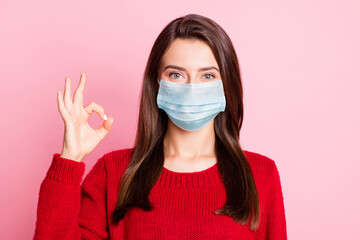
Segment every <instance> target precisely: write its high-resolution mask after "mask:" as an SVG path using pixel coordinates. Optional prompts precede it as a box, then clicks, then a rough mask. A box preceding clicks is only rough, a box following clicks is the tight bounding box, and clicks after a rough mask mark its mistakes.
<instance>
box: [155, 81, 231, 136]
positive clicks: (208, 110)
mask: <svg viewBox="0 0 360 240" xmlns="http://www.w3.org/2000/svg"><path fill="white" fill-rule="evenodd" d="M157 105H158V107H159V108H160V109H163V110H164V111H165V112H166V114H167V115H168V116H169V118H170V119H171V121H172V122H173V123H174V124H175V125H177V126H178V127H180V128H182V129H184V130H186V131H197V130H200V129H202V128H203V127H204V126H205V125H206V124H207V123H209V122H210V121H211V120H212V119H213V118H215V117H216V115H218V114H219V113H220V112H224V111H225V107H226V100H225V94H224V88H223V84H222V80H216V81H210V82H205V83H177V82H170V81H165V80H161V81H160V88H159V92H158V94H157Z"/></svg>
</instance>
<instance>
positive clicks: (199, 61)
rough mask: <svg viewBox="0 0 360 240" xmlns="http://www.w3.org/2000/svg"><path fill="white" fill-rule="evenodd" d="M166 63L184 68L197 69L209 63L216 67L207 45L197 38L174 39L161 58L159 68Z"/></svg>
mask: <svg viewBox="0 0 360 240" xmlns="http://www.w3.org/2000/svg"><path fill="white" fill-rule="evenodd" d="M168 64H171V65H177V66H181V67H184V68H186V69H198V68H201V67H206V66H210V65H212V66H216V67H218V65H217V62H216V59H215V56H214V54H213V52H212V50H211V48H210V47H209V45H207V44H206V43H205V42H204V41H202V40H199V39H180V38H177V39H175V40H174V41H173V42H172V43H171V45H170V46H169V48H168V49H167V50H166V52H165V53H164V55H163V57H162V59H161V70H163V68H164V67H165V66H166V65H168Z"/></svg>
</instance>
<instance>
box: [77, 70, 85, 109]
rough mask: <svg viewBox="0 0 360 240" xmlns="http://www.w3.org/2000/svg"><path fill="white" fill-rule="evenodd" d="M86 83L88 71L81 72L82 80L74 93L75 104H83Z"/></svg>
mask: <svg viewBox="0 0 360 240" xmlns="http://www.w3.org/2000/svg"><path fill="white" fill-rule="evenodd" d="M85 85H86V73H85V72H81V77H80V82H79V84H78V86H77V88H76V91H75V94H74V104H76V105H79V106H82V105H83V102H84V90H85Z"/></svg>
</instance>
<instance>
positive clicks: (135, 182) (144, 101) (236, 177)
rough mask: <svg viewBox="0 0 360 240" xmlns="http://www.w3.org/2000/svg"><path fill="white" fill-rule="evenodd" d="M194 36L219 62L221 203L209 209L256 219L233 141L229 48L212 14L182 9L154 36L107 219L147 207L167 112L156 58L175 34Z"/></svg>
mask: <svg viewBox="0 0 360 240" xmlns="http://www.w3.org/2000/svg"><path fill="white" fill-rule="evenodd" d="M176 38H181V39H189V38H196V39H200V40H202V41H204V42H205V43H207V44H208V45H209V47H210V48H211V49H212V51H213V54H214V56H215V58H216V61H217V63H218V65H219V68H220V69H219V70H220V75H221V79H222V82H223V86H224V92H225V93H226V94H225V97H226V109H225V112H220V113H219V114H218V115H217V116H216V117H215V119H214V129H215V152H216V157H217V161H218V168H219V172H220V174H221V177H222V180H223V182H224V185H225V187H226V194H227V201H226V204H225V205H224V206H223V207H222V208H221V209H218V210H216V211H215V212H214V213H215V214H222V215H228V216H230V217H232V218H233V219H234V221H236V222H238V223H240V224H242V225H244V224H248V223H249V222H250V229H251V230H253V231H255V230H257V229H258V227H259V223H260V203H259V198H258V192H257V189H256V185H255V181H254V178H253V175H252V171H251V168H250V165H249V163H248V161H247V158H246V156H245V154H244V152H243V150H242V149H241V147H240V144H239V132H240V129H241V125H242V122H243V114H244V106H243V89H242V83H241V77H240V70H239V63H238V59H237V55H236V52H235V49H234V47H233V45H232V42H231V40H230V38H229V37H228V35H227V34H226V32H225V31H224V30H223V29H222V28H221V27H220V26H219V25H218V24H217V23H216V22H214V21H213V20H211V19H209V18H207V17H204V16H201V15H198V14H188V15H185V16H182V17H179V18H177V19H174V20H173V21H171V22H170V23H169V24H168V25H167V26H166V27H165V28H164V29H163V30H162V32H161V33H160V35H159V36H158V37H157V39H156V40H155V43H154V45H153V47H152V49H151V52H150V56H149V59H148V62H147V65H146V69H145V72H144V78H143V83H142V92H141V100H140V109H139V110H140V111H139V121H138V127H137V133H136V139H135V143H134V148H133V149H132V152H131V160H130V162H129V164H128V167H127V169H126V170H125V172H124V174H123V175H122V176H121V178H120V182H119V183H120V184H119V190H118V196H117V201H116V206H115V210H114V212H113V215H112V221H113V223H114V224H117V223H118V222H119V221H120V220H121V219H122V218H124V215H125V213H126V212H127V211H128V210H129V209H130V208H132V207H139V208H142V209H143V210H145V211H150V210H152V209H153V206H151V204H150V202H149V199H148V196H149V193H150V191H151V189H152V187H153V186H154V185H155V183H156V182H157V180H158V178H159V177H160V174H161V171H162V169H163V164H164V148H163V140H164V136H165V133H166V130H167V121H168V116H167V114H166V113H165V111H164V110H162V109H159V108H158V106H157V102H156V98H157V91H158V87H159V85H158V81H157V78H158V70H159V67H160V63H161V58H162V56H163V54H164V53H165V51H166V50H167V49H168V47H169V46H170V44H171V43H172V42H173V41H174V40H175V39H176Z"/></svg>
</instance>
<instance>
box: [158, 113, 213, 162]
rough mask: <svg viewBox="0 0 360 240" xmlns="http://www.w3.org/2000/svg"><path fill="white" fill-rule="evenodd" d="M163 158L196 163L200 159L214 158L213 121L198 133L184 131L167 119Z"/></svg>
mask: <svg viewBox="0 0 360 240" xmlns="http://www.w3.org/2000/svg"><path fill="white" fill-rule="evenodd" d="M164 151H165V152H164V155H165V158H171V159H181V161H187V162H196V161H197V160H199V159H200V158H204V157H205V158H213V157H215V131H214V119H213V120H211V121H210V122H209V123H208V124H207V125H206V126H205V127H203V128H202V129H200V130H198V131H194V132H190V131H185V130H183V129H181V128H179V127H178V126H176V125H175V124H174V123H173V122H172V121H171V120H170V119H168V128H167V132H166V134H165V137H164Z"/></svg>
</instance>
